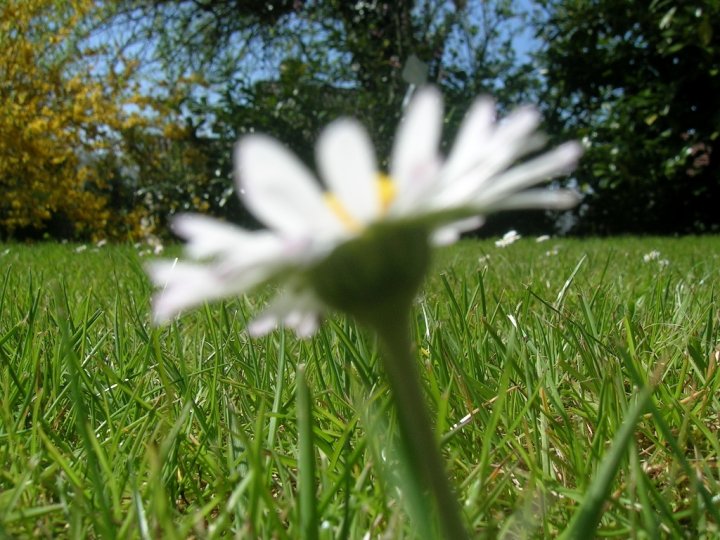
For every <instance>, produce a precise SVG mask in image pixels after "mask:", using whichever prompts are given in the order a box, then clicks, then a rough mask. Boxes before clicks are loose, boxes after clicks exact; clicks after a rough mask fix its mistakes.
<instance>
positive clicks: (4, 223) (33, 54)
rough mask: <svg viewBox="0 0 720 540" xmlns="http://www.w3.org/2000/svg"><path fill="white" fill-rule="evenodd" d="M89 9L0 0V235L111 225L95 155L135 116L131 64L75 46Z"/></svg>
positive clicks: (83, 1) (81, 231) (76, 232)
mask: <svg viewBox="0 0 720 540" xmlns="http://www.w3.org/2000/svg"><path fill="white" fill-rule="evenodd" d="M99 9H100V8H98V7H97V6H96V3H95V2H93V1H92V0H4V1H3V2H2V3H0V135H1V136H0V236H12V235H13V234H16V233H19V232H25V233H28V232H35V233H37V232H42V231H49V232H51V233H52V232H55V231H53V230H52V229H53V228H54V227H66V228H68V227H69V228H70V229H71V230H70V231H69V233H70V234H71V235H73V236H86V237H97V236H105V235H106V234H107V231H108V228H109V227H110V226H111V224H113V225H117V223H116V221H117V218H116V217H114V216H111V214H112V212H111V209H110V208H109V207H108V195H107V193H108V185H107V182H106V179H105V178H103V177H101V173H100V172H99V170H101V169H98V167H97V166H96V161H97V157H98V156H99V155H101V154H102V153H103V152H105V153H108V152H113V150H114V148H113V145H114V144H116V143H117V141H118V140H119V139H118V136H117V133H118V131H119V130H122V129H127V128H128V127H129V126H137V125H142V123H143V122H144V118H143V117H142V115H140V114H139V113H137V112H133V113H130V112H128V111H130V110H131V109H129V108H127V107H126V104H127V103H129V102H130V101H131V100H132V99H133V96H132V94H133V91H132V88H130V84H129V81H130V80H131V77H132V73H133V71H134V70H135V69H136V68H137V65H136V64H135V63H133V62H126V63H123V62H122V61H120V62H118V63H116V64H115V65H112V66H109V65H107V62H105V63H103V61H102V60H101V58H100V57H101V53H102V50H101V49H99V48H98V47H94V48H93V47H91V46H89V45H87V44H85V45H84V44H83V39H84V38H86V37H87V36H86V35H83V29H84V28H89V27H90V25H91V24H92V23H93V21H96V20H97V18H98V17H99V16H100V12H99ZM86 41H89V40H86ZM135 110H136V111H137V108H136V109H135Z"/></svg>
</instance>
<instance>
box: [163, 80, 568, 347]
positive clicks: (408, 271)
mask: <svg viewBox="0 0 720 540" xmlns="http://www.w3.org/2000/svg"><path fill="white" fill-rule="evenodd" d="M494 117H495V107H494V104H493V102H492V101H491V100H490V99H489V98H479V99H478V100H476V101H475V103H474V104H473V106H472V108H471V110H470V111H469V113H468V114H467V116H466V118H465V120H464V122H463V124H462V126H461V128H460V131H459V133H458V137H457V139H456V141H455V144H454V146H453V147H452V150H451V151H450V153H449V155H448V156H447V159H445V160H443V159H442V157H441V156H440V154H439V145H440V136H441V129H442V124H443V108H442V99H441V96H440V94H439V92H438V91H437V90H436V89H435V88H432V87H427V88H424V89H422V90H420V91H418V93H417V94H416V97H415V98H414V99H413V100H412V102H411V103H410V104H409V106H408V108H407V111H406V114H405V116H404V118H403V120H402V122H401V124H400V126H399V129H398V131H397V136H396V139H395V144H394V147H393V150H392V155H391V157H390V161H389V163H390V167H389V169H390V170H389V174H384V173H381V172H378V166H377V160H376V157H375V153H374V150H373V147H372V144H371V142H370V137H369V136H368V134H367V132H366V131H365V130H364V129H363V127H362V126H361V125H360V124H359V123H358V122H357V121H355V120H352V119H340V120H337V121H335V122H333V123H332V124H330V125H329V126H328V127H327V128H326V129H325V131H324V132H323V133H322V134H321V136H320V139H319V141H318V143H317V147H316V152H317V160H316V161H317V163H318V167H319V173H320V177H321V178H322V180H323V181H324V185H325V189H323V188H322V187H321V185H320V183H319V182H318V181H316V180H315V177H314V176H313V174H312V173H311V172H310V171H309V170H308V169H307V168H306V167H305V166H304V165H303V164H302V163H301V162H300V161H299V160H298V159H297V158H296V157H295V156H294V155H293V154H292V153H290V152H289V151H288V150H287V149H286V148H285V147H283V146H282V145H281V144H280V143H279V142H277V141H276V140H274V139H272V138H270V137H267V136H263V135H247V136H245V137H243V138H242V139H241V140H240V141H239V142H238V144H237V146H236V150H235V165H236V171H235V172H236V179H237V182H238V189H237V191H238V193H241V194H242V199H243V202H244V204H245V205H246V207H247V208H248V209H249V210H250V211H251V212H252V213H253V214H254V215H255V217H257V218H258V219H259V220H260V221H261V222H263V223H264V224H265V225H266V226H267V229H266V230H261V231H248V230H244V229H241V228H238V227H235V226H233V225H230V224H227V223H223V222H221V221H218V220H215V219H211V218H208V217H203V216H199V215H183V216H179V217H178V218H176V219H175V220H174V223H173V225H174V230H175V232H176V233H177V234H178V235H180V236H181V237H183V238H185V239H186V240H187V241H188V244H187V253H188V255H189V256H190V257H191V258H193V259H196V261H195V262H180V263H178V264H177V265H174V264H173V262H172V261H168V262H156V263H154V264H152V265H150V266H149V273H150V276H151V278H152V280H153V281H154V283H155V284H156V286H158V287H164V286H166V288H165V290H164V291H162V292H159V293H158V294H157V295H156V297H155V299H154V308H153V309H154V315H155V319H156V321H158V322H164V321H167V320H169V319H170V318H171V317H173V316H174V315H176V314H177V313H179V312H181V311H182V310H184V309H187V308H190V307H193V306H196V305H198V304H201V303H202V302H204V301H206V300H215V299H219V298H223V297H227V296H231V295H237V294H241V293H244V292H247V291H249V290H251V289H254V288H256V287H258V286H261V285H263V284H266V283H276V284H279V285H281V292H280V293H279V294H278V295H277V296H276V297H275V298H274V299H273V300H272V301H271V302H270V305H269V306H268V308H267V309H266V311H265V312H264V313H262V314H261V315H260V316H259V317H257V318H256V319H255V321H254V322H253V323H251V325H250V327H249V329H250V331H251V333H253V334H263V333H266V332H268V331H270V330H271V329H273V328H275V327H276V326H277V325H278V324H280V323H283V324H285V325H287V326H289V327H292V328H294V329H295V330H296V332H297V333H298V334H299V335H302V336H306V335H310V334H312V333H313V332H314V331H315V329H316V328H317V325H318V320H319V316H320V314H322V313H323V312H324V311H327V310H328V309H340V310H344V311H347V312H350V313H351V314H352V315H355V316H357V317H359V318H362V312H363V310H367V309H371V308H372V306H373V305H374V304H377V303H383V302H384V303H390V301H391V300H392V298H395V297H400V296H402V297H404V296H408V295H414V293H415V292H416V291H417V289H418V287H419V285H420V283H421V281H422V278H423V277H424V274H425V271H426V269H427V262H428V257H429V251H430V245H431V244H447V243H451V242H454V241H455V240H457V239H458V238H459V236H460V234H461V233H463V232H465V231H468V230H472V229H475V228H477V227H478V226H480V225H481V224H482V222H483V217H482V216H484V215H486V214H488V213H490V212H495V211H499V210H504V209H510V208H559V209H562V208H568V207H571V206H573V205H575V204H576V203H577V195H576V194H575V193H574V192H571V191H568V190H562V189H556V190H547V189H527V188H529V187H531V186H533V185H535V184H538V183H539V182H541V181H543V180H546V179H549V178H551V177H554V176H557V175H560V174H563V173H566V172H568V171H569V170H571V169H572V168H573V167H574V165H575V163H576V161H577V159H578V157H579V155H580V153H581V146H580V145H579V144H578V143H576V142H569V143H566V144H563V145H561V146H559V147H558V148H555V149H554V150H551V151H549V152H547V153H544V154H540V155H538V156H536V157H533V158H531V159H528V160H526V161H524V162H522V163H520V164H519V165H516V166H514V167H511V165H512V164H513V163H515V162H516V161H517V160H518V159H519V158H522V157H524V156H526V155H527V154H529V153H531V152H535V151H536V150H538V147H539V145H540V143H541V140H542V139H541V137H539V136H538V135H537V134H536V129H537V126H538V123H539V121H540V118H539V114H538V113H537V112H536V111H535V110H534V109H532V108H522V109H519V110H518V111H516V112H514V113H512V114H511V115H510V116H509V117H508V118H507V119H506V120H505V121H504V122H502V123H500V124H497V123H496V122H495V118H494Z"/></svg>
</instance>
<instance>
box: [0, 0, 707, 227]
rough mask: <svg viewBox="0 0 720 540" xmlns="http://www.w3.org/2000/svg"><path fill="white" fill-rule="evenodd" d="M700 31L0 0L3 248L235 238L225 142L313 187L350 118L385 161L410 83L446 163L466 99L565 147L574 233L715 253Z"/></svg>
mask: <svg viewBox="0 0 720 540" xmlns="http://www.w3.org/2000/svg"><path fill="white" fill-rule="evenodd" d="M718 21H720V1H719V0H699V1H698V2H694V3H693V4H692V6H691V5H689V4H687V3H683V2H679V1H677V0H653V1H651V2H650V3H649V4H647V3H645V4H642V5H641V4H638V3H628V2H622V1H620V0H572V1H571V0H535V1H534V2H531V1H528V2H523V3H513V2H511V1H510V0H487V1H480V0H470V1H465V0H463V1H460V0H454V1H445V0H400V1H398V2H383V1H364V0H358V1H356V2H346V1H343V0H325V1H314V0H305V1H300V0H270V1H260V0H154V1H153V2H145V1H141V0H118V1H116V2H93V1H91V0H22V1H21V0H7V1H6V2H4V3H3V4H2V6H1V7H0V42H1V43H2V47H0V80H1V81H2V82H0V132H2V134H3V137H2V139H1V140H0V235H1V236H5V237H7V236H16V237H18V236H19V237H23V236H34V237H37V236H40V235H42V234H50V235H52V236H56V237H75V238H88V237H91V236H116V237H136V236H137V235H141V234H144V233H145V232H147V231H148V230H151V229H153V227H158V226H160V225H162V224H163V223H164V221H165V220H166V219H167V218H168V217H169V216H171V215H172V214H173V213H175V212H178V211H183V210H200V211H203V212H211V213H215V214H223V215H225V216H226V217H230V218H232V219H234V220H239V221H244V222H245V223H246V224H247V223H249V220H250V218H249V217H248V216H247V214H246V213H245V212H244V211H243V209H242V207H241V204H240V202H239V201H238V199H237V197H235V196H233V184H232V182H231V178H232V164H231V156H232V145H233V144H234V142H235V141H236V140H237V139H238V138H239V137H241V136H242V135H243V134H244V133H250V132H264V133H267V134H269V135H272V136H275V137H276V138H278V139H280V140H282V141H283V142H284V143H285V144H287V145H288V146H289V147H291V148H292V149H293V151H295V152H296V153H298V155H299V156H300V157H301V159H303V160H304V161H306V162H307V163H308V165H310V166H313V160H314V150H313V146H314V141H315V140H316V138H317V135H318V133H319V131H320V130H321V129H322V127H323V126H324V125H326V124H327V123H328V122H329V121H331V120H332V119H334V118H337V117H338V116H343V115H351V116H356V117H359V118H360V119H361V120H362V121H363V123H364V124H365V125H366V126H367V127H368V130H369V132H370V133H371V136H372V138H373V142H374V143H375V145H376V147H377V149H378V156H379V157H380V159H381V160H382V159H383V158H384V157H386V156H387V155H388V154H389V151H390V146H391V142H392V136H393V133H394V130H395V126H396V124H397V122H398V120H399V117H400V115H401V112H402V104H403V102H404V100H405V99H406V96H407V94H408V90H409V88H411V86H412V85H413V84H419V83H421V82H422V81H424V80H427V81H428V82H431V83H433V84H436V85H438V86H439V87H441V89H442V91H443V93H444V95H445V98H446V104H447V110H446V129H445V141H444V144H446V143H447V142H448V141H450V140H451V139H452V137H453V136H454V132H455V130H456V129H457V126H458V124H459V122H460V120H461V119H462V116H463V114H464V113H465V111H466V110H467V108H468V106H469V104H470V102H471V100H472V99H473V98H474V97H475V96H477V95H478V94H483V93H489V94H492V95H494V96H495V97H496V99H497V101H498V103H499V106H500V109H501V112H504V111H507V110H508V109H509V108H511V107H513V106H515V105H517V104H519V103H524V102H534V103H536V104H538V106H540V107H541V108H542V109H543V110H544V112H545V118H546V126H545V127H546V131H547V132H548V133H549V135H550V138H551V139H556V140H561V139H562V140H564V139H568V138H579V139H582V140H583V142H584V143H585V146H586V148H587V152H586V155H585V157H584V158H583V160H582V161H581V165H580V167H579V169H578V170H577V171H576V173H575V174H574V176H573V178H572V180H571V182H576V183H577V185H578V187H579V189H581V190H582V191H583V193H584V194H585V199H584V202H583V204H582V205H581V206H580V207H579V209H578V211H577V212H576V216H575V227H574V229H573V231H575V232H580V233H600V234H606V233H619V232H636V233H637V232H650V233H685V232H706V231H717V230H720V222H719V220H718V218H717V212H716V211H715V209H714V204H715V201H717V200H718V195H720V193H718V191H720V188H719V186H720V179H719V176H720V171H719V170H718V159H717V150H716V149H715V146H716V144H717V138H718V126H720V111H719V107H720V101H719V100H718V99H717V96H718V95H719V93H718V91H719V90H720V83H719V82H718V81H719V80H720V77H719V75H718V70H719V69H720V67H719V66H718V50H719V48H718V45H719V42H718V35H719V33H718V32H719V31H720V28H718V26H719V25H720V23H719V22H718ZM533 28H534V29H535V30H536V36H535V39H534V40H532V39H530V37H529V36H528V32H529V31H531V30H532V29H533ZM521 34H522V35H524V36H525V37H524V38H523V39H522V40H518V36H519V35H521ZM518 44H521V45H522V46H523V47H521V48H520V49H519V48H518ZM522 48H525V49H529V51H524V50H521V49H522ZM384 165H386V164H384V163H382V162H381V166H384ZM555 217H556V216H552V215H546V214H543V213H537V214H534V215H531V216H527V215H523V216H521V217H518V216H514V215H511V216H507V217H505V218H500V219H499V220H498V221H496V224H497V227H499V228H511V227H513V226H517V225H518V221H517V219H520V220H521V222H520V227H521V228H523V227H525V228H536V229H544V230H547V229H548V228H549V227H551V226H552V224H553V220H554V219H555ZM508 220H510V221H508ZM486 230H489V231H491V232H493V233H495V232H498V230H499V229H498V228H496V229H493V228H492V227H490V228H489V229H486ZM527 232H529V231H527Z"/></svg>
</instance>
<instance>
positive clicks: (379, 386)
mask: <svg viewBox="0 0 720 540" xmlns="http://www.w3.org/2000/svg"><path fill="white" fill-rule="evenodd" d="M73 248H74V247H73V246H60V245H50V244H49V245H38V246H33V247H29V246H20V245H4V246H0V254H2V255H1V256H0V268H1V269H2V275H1V276H0V385H1V386H2V390H1V392H0V464H1V465H2V466H1V467H0V536H3V535H8V536H10V537H17V536H20V537H23V536H31V535H35V536H51V537H54V536H60V537H63V536H76V537H84V536H108V535H114V536H115V537H119V538H158V537H163V538H187V537H192V536H195V537H203V538H204V537H211V538H214V537H220V536H227V535H228V534H237V535H239V536H240V537H244V536H250V537H258V538H269V537H276V538H298V537H302V536H303V534H304V533H303V531H304V530H306V529H307V528H308V527H309V528H314V527H317V528H319V533H318V536H319V538H363V537H364V536H365V535H366V534H369V535H370V537H378V536H380V535H382V534H387V535H388V536H389V537H392V538H402V537H408V536H409V535H410V534H411V533H410V529H409V527H408V523H407V522H406V517H405V513H404V512H403V511H402V505H401V504H399V502H398V501H399V500H403V498H404V497H411V498H412V494H409V493H402V492H401V490H400V489H399V488H397V487H393V486H402V485H404V484H403V483H402V482H401V481H400V476H401V475H402V474H403V472H402V469H403V468H402V466H401V463H400V462H399V461H398V460H400V459H401V457H400V454H397V453H395V452H392V451H391V448H390V441H391V440H392V434H393V433H394V430H395V429H396V426H395V425H394V422H393V421H391V420H389V418H390V417H389V416H388V415H387V411H388V406H389V397H388V388H387V386H386V385H385V383H384V379H383V378H382V377H380V366H379V364H378V358H377V351H376V346H375V344H374V343H373V342H372V341H371V340H370V339H369V338H368V336H367V335H366V334H364V333H363V332H361V331H359V330H358V328H357V327H356V326H355V325H354V324H353V323H351V322H349V321H347V320H345V319H343V318H333V319H331V320H330V321H329V322H328V324H325V325H322V327H321V329H320V331H319V333H318V335H317V336H316V337H315V338H313V339H312V340H308V341H300V340H297V339H296V338H295V337H294V336H292V335H291V334H289V333H287V334H285V333H281V332H275V333H273V334H271V335H269V336H267V337H265V338H263V339H259V340H251V339H250V338H249V337H248V336H247V334H246V331H245V330H244V329H245V326H246V323H247V321H248V319H249V317H250V316H251V314H254V313H257V312H258V311H259V309H260V308H261V307H262V303H263V298H257V297H255V296H254V297H252V298H238V299H236V300H232V301H227V302H224V303H218V304H214V305H211V306H208V307H206V308H204V309H201V310H198V311H196V312H194V313H191V314H188V315H186V316H183V317H182V318H181V319H179V320H178V321H177V322H175V323H173V324H171V325H170V326H168V327H167V328H163V329H160V330H158V329H153V328H152V327H151V326H150V324H149V315H148V302H149V295H150V286H149V284H148V283H147V281H146V278H145V277H144V275H143V272H142V268H141V263H142V261H141V260H140V259H139V258H138V256H137V255H136V253H135V251H134V250H133V249H132V248H130V247H104V248H102V249H100V250H93V249H88V250H85V251H83V252H81V253H75V251H74V249H73ZM719 248H720V239H718V238H711V237H708V238H683V239H657V238H647V239H633V238H627V239H614V240H587V241H579V240H561V241H556V240H550V241H548V242H544V243H541V244H537V243H535V242H534V241H533V240H532V239H522V240H519V241H518V242H516V243H514V244H512V245H510V246H507V247H506V248H504V249H498V248H496V247H495V245H494V243H493V242H492V241H483V242H477V241H463V242H461V243H460V244H459V245H457V246H454V247H453V248H449V249H447V250H445V251H443V252H441V253H440V255H439V256H438V257H437V260H436V261H435V271H434V272H433V273H432V274H431V276H432V277H431V279H430V281H429V283H428V284H427V286H426V287H425V288H424V290H423V292H422V295H421V297H420V298H419V299H418V301H417V302H416V304H415V309H414V313H413V315H414V318H413V331H414V333H415V337H416V343H417V344H418V351H417V353H418V357H419V358H420V362H421V365H420V369H421V374H422V377H423V383H424V386H425V390H426V395H427V396H428V403H429V405H430V407H431V410H432V411H433V415H434V420H435V431H436V436H437V438H438V440H440V441H442V445H443V446H442V448H443V453H444V457H445V459H446V462H447V464H448V470H449V471H450V474H451V476H452V480H453V484H454V486H455V487H456V490H457V492H458V494H459V497H460V500H461V501H462V503H463V511H464V514H465V519H466V521H467V523H469V524H470V525H471V527H472V528H473V530H474V531H475V533H476V535H477V536H479V537H495V536H501V537H506V538H515V537H518V536H523V535H525V536H530V537H547V538H553V537H556V536H558V535H559V534H560V533H561V532H562V531H564V530H565V529H566V528H567V527H568V525H569V524H571V523H573V527H575V529H569V530H568V532H567V533H566V534H567V535H569V536H571V537H572V535H573V534H575V537H577V531H578V530H579V529H578V527H580V526H579V525H577V523H578V521H580V522H581V524H582V527H587V526H592V523H594V522H597V526H598V531H597V533H598V535H600V536H616V537H631V536H634V537H643V535H644V537H648V538H653V537H658V536H660V537H666V536H670V537H679V536H690V537H702V536H703V535H704V536H705V537H713V536H715V535H717V534H718V521H720V519H719V518H718V512H719V510H720V501H719V500H718V499H717V496H716V495H715V494H716V493H718V492H720V486H719V485H718V483H719V482H720V480H719V479H720V475H719V474H718V467H717V463H718V462H717V460H718V455H719V454H720V441H719V439H718V436H717V432H718V428H720V426H718V415H719V413H720V402H719V400H718V395H719V394H718V388H719V386H720V375H718V369H717V364H718V360H719V359H720V358H719V355H720V353H719V352H718V351H719V350H720V349H718V346H719V345H720V332H719V331H718V324H719V322H720V321H719V320H718V308H717V302H716V294H717V292H716V291H715V284H716V283H719V282H720V280H719V279H718V278H719V275H718V274H719V273H720V249H719ZM653 250H656V251H657V252H658V253H660V254H661V255H659V256H657V257H647V258H644V256H645V255H646V254H648V253H651V252H652V251H653ZM645 259H647V260H645ZM660 261H667V264H665V263H662V264H661V263H660ZM268 293H270V291H268ZM299 364H305V368H304V378H305V380H306V381H307V387H306V388H305V387H304V386H303V383H302V381H299V380H298V379H297V373H298V367H299ZM297 385H301V387H302V388H305V390H304V391H303V392H301V393H300V394H299V395H300V396H304V397H303V399H309V400H311V401H310V403H307V404H305V403H304V402H303V401H302V400H301V401H300V402H298V401H296V386H297ZM644 389H645V390H644ZM643 396H645V398H644V401H643V402H642V407H640V406H639V405H637V404H638V403H640V402H641V401H642V400H643ZM310 417H311V418H312V424H311V425H310V424H309V423H308V422H307V420H308V419H309V418H310ZM303 418H305V420H303ZM635 418H637V422H635V421H633V420H634V419H635ZM298 419H300V421H299V420H298ZM299 430H304V431H305V432H309V430H312V440H311V441H307V436H306V437H305V438H304V439H303V438H302V437H299ZM368 430H372V433H368ZM303 440H305V444H307V446H305V447H302V444H301V441H303ZM613 441H616V442H615V443H613ZM617 441H620V442H619V443H618V442H617ZM309 460H310V461H309ZM312 460H314V467H310V466H309V465H308V463H310V462H312ZM299 463H303V464H305V465H304V466H302V467H298V464H299ZM313 473H314V474H313ZM380 477H382V479H383V481H380V480H379V478H380ZM598 479H599V480H598ZM311 489H314V490H315V497H314V498H313V497H312V496H311V495H312V492H311V491H308V490H311ZM390 490H392V492H390ZM598 501H599V502H598ZM313 504H314V505H315V506H314V507H313V506H312V505H313ZM579 509H580V510H579ZM573 516H575V518H573ZM573 519H574V521H573ZM583 519H585V520H586V521H582V520H583ZM573 531H574V532H573Z"/></svg>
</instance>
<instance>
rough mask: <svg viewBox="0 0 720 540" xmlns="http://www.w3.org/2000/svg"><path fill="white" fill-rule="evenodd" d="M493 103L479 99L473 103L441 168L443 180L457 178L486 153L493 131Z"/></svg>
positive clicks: (489, 99) (487, 98) (485, 99)
mask: <svg viewBox="0 0 720 540" xmlns="http://www.w3.org/2000/svg"><path fill="white" fill-rule="evenodd" d="M494 120H495V102H494V101H493V100H492V98H490V97H481V98H479V99H477V100H475V102H474V103H473V105H472V107H471V108H470V111H468V113H467V115H466V116H465V118H464V119H463V122H462V125H461V126H460V130H459V131H458V135H457V137H456V138H455V143H454V144H453V147H452V150H451V151H450V155H449V156H448V159H447V161H446V163H445V165H444V166H443V171H442V174H443V177H444V178H458V177H460V176H463V175H464V174H465V173H467V172H468V171H469V170H470V169H471V168H472V167H473V166H474V165H476V164H477V162H478V160H479V158H480V156H481V155H482V154H483V153H484V152H486V151H487V147H488V144H487V143H488V140H489V138H490V135H491V133H492V131H493V129H494V126H493V122H494Z"/></svg>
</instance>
